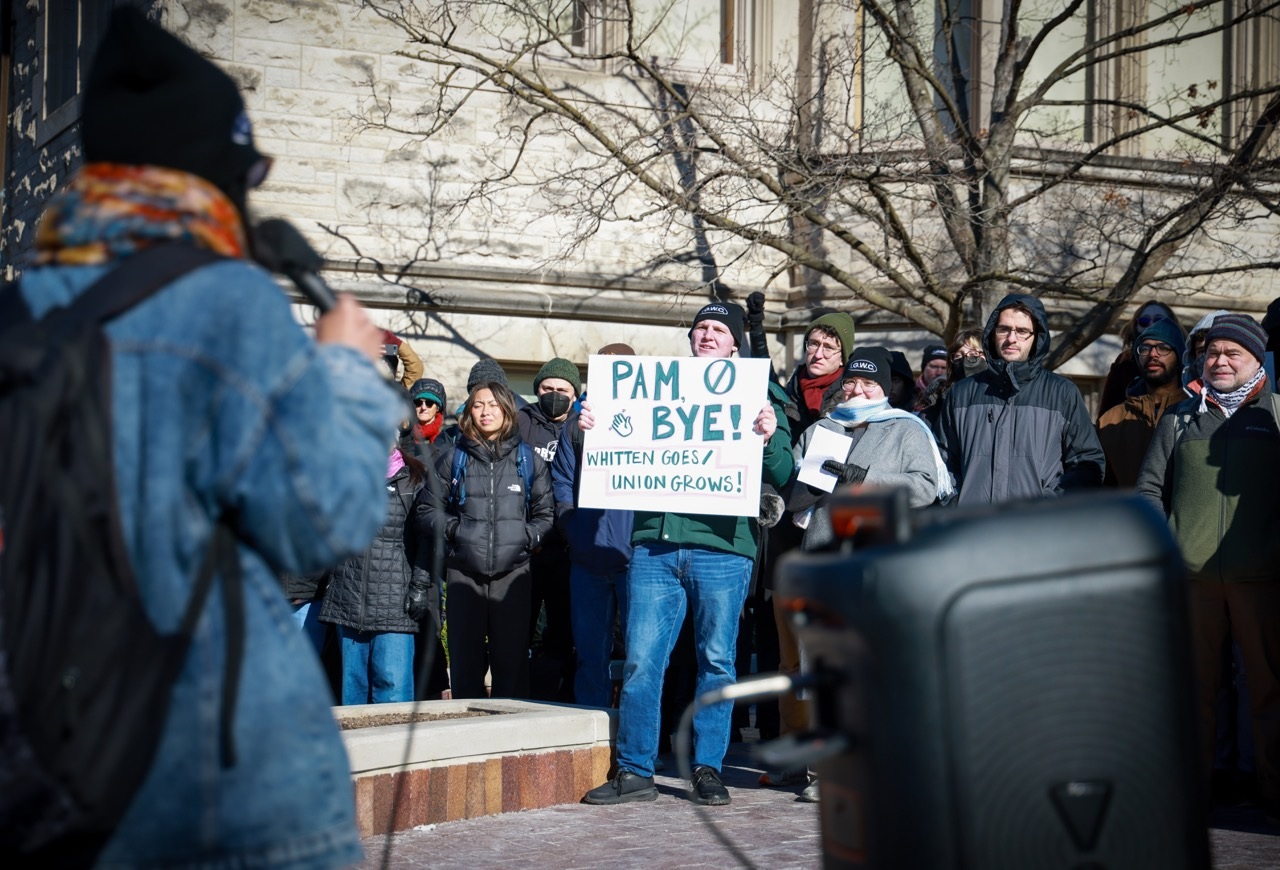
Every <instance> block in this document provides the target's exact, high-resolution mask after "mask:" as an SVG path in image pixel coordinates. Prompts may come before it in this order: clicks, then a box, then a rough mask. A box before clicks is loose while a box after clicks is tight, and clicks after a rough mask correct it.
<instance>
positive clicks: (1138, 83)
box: [1085, 0, 1150, 155]
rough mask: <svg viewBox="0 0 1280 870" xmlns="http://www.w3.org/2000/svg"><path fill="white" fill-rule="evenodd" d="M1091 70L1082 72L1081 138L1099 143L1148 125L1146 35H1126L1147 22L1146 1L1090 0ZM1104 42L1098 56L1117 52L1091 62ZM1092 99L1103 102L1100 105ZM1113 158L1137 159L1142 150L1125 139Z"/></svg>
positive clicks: (1136, 142)
mask: <svg viewBox="0 0 1280 870" xmlns="http://www.w3.org/2000/svg"><path fill="white" fill-rule="evenodd" d="M1087 8H1088V18H1089V23H1088V28H1089V29H1088V35H1087V37H1086V38H1087V39H1088V40H1089V45H1090V46H1091V48H1090V57H1089V61H1090V63H1089V68H1088V70H1087V72H1086V73H1085V89H1086V91H1087V94H1088V97H1087V98H1088V102H1089V106H1090V109H1089V111H1088V113H1087V115H1086V117H1085V140H1086V141H1088V142H1103V141H1106V140H1108V139H1113V138H1120V137H1125V136H1126V135H1127V134H1130V133H1133V132H1134V131H1135V130H1137V129H1139V128H1141V127H1143V126H1146V125H1147V124H1148V123H1150V118H1148V117H1147V116H1146V114H1145V113H1144V112H1143V111H1142V109H1141V107H1142V106H1144V105H1146V103H1147V102H1148V99H1147V63H1148V62H1149V58H1148V57H1147V55H1146V54H1145V53H1144V52H1142V51H1141V49H1142V47H1143V46H1145V45H1146V44H1147V34H1146V32H1145V31H1142V32H1138V33H1129V34H1128V35H1125V36H1119V37H1118V38H1115V39H1113V38H1112V37H1113V36H1114V35H1116V34H1124V33H1127V32H1128V31H1131V30H1134V29H1136V28H1139V27H1140V26H1141V25H1142V24H1144V23H1145V22H1146V21H1147V20H1148V18H1149V11H1148V8H1147V0H1090V2H1089V3H1088V6H1087ZM1099 42H1102V45H1101V48H1100V49H1099V50H1098V51H1099V52H1100V53H1102V54H1112V53H1119V56H1118V57H1113V58H1111V59H1110V60H1109V61H1108V62H1106V63H1098V64H1095V63H1093V58H1094V56H1095V54H1096V53H1097V52H1095V50H1094V49H1093V48H1092V46H1095V45H1098V44H1099ZM1095 101H1102V104H1101V105H1098V104H1097V102H1095ZM1114 152H1115V153H1116V154H1126V155H1137V154H1140V153H1141V152H1142V141H1141V137H1140V136H1128V137H1127V138H1124V139H1123V141H1120V142H1118V143H1117V144H1116V145H1115V147H1114Z"/></svg>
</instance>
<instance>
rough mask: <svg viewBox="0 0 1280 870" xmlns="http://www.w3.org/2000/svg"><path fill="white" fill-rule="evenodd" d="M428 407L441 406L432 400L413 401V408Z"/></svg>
mask: <svg viewBox="0 0 1280 870" xmlns="http://www.w3.org/2000/svg"><path fill="white" fill-rule="evenodd" d="M428 405H430V406H432V407H439V405H437V404H436V403H435V402H433V401H431V400H430V399H414V400H413V407H415V408H425V407H427V406H428Z"/></svg>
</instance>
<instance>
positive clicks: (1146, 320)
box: [1134, 314, 1169, 329]
mask: <svg viewBox="0 0 1280 870" xmlns="http://www.w3.org/2000/svg"><path fill="white" fill-rule="evenodd" d="M1168 319H1169V318H1167V317H1165V316H1164V315H1163V314H1144V315H1142V316H1141V317H1139V318H1138V319H1137V320H1135V321H1134V323H1136V324H1138V327H1139V328H1140V329H1146V328H1147V327H1148V326H1150V325H1151V324H1153V323H1155V322H1156V321H1157V320H1168Z"/></svg>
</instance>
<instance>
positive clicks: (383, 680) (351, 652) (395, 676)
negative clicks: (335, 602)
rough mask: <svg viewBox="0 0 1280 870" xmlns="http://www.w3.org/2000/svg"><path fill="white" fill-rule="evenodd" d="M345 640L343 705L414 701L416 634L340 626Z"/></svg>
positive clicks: (339, 634) (343, 645)
mask: <svg viewBox="0 0 1280 870" xmlns="http://www.w3.org/2000/svg"><path fill="white" fill-rule="evenodd" d="M338 637H339V638H341V639H342V704H343V706H349V705H351V704H394V703H396V702H399V701H412V700H413V635H411V634H405V633H402V632H399V631H356V630H355V629H354V628H350V627H349V626H345V625H340V626H338Z"/></svg>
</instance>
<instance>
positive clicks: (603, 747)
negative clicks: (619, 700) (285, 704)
mask: <svg viewBox="0 0 1280 870" xmlns="http://www.w3.org/2000/svg"><path fill="white" fill-rule="evenodd" d="M411 710H416V711H419V712H428V713H429V712H440V713H453V712H458V711H463V710H479V711H485V712H488V713H492V714H494V715H488V716H482V717H477V718H468V719H445V720H439V721H432V722H418V723H415V724H413V725H383V726H378V727H371V728H358V729H352V730H348V731H344V732H343V740H344V742H345V743H346V745H347V754H348V756H349V757H350V759H351V774H352V780H353V783H354V786H355V795H356V821H357V823H358V825H359V828H360V835H361V836H362V837H368V836H372V835H375V834H385V833H388V832H390V831H402V830H405V829H408V828H412V827H415V826H417V825H429V824H436V823H439V822H451V821H456V820H458V819H469V818H474V817H476V816H486V815H494V814H497V813H508V812H517V811H519V810H528V809H536V808H539V807H548V806H552V805H554V804H563V803H576V802H577V801H579V800H581V799H582V796H583V795H584V794H586V793H587V791H588V790H590V789H591V788H594V787H595V786H597V785H599V784H600V783H602V782H604V780H605V778H606V777H607V776H608V775H609V766H610V761H611V754H612V751H613V735H614V734H615V733H616V729H617V718H616V711H606V710H598V709H595V708H591V707H575V706H571V705H565V704H537V703H533V702H528V701H506V700H496V701H426V702H422V703H419V704H416V705H415V704H384V705H378V706H376V707H375V706H365V707H336V708H334V715H335V716H336V717H337V718H338V719H339V720H342V719H349V718H360V717H362V716H367V715H369V714H372V713H390V712H398V711H403V712H409V711H411Z"/></svg>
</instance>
